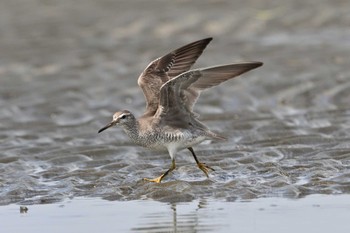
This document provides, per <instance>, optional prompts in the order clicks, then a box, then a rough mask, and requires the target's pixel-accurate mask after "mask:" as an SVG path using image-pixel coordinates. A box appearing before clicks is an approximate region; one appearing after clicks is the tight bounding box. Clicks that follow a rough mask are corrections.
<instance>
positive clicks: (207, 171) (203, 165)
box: [187, 147, 215, 178]
mask: <svg viewBox="0 0 350 233" xmlns="http://www.w3.org/2000/svg"><path fill="white" fill-rule="evenodd" d="M187 149H188V150H189V151H191V153H192V155H193V158H194V160H196V163H197V166H198V167H199V169H201V170H202V171H203V172H204V174H205V175H206V176H207V177H208V178H209V171H210V170H211V171H215V170H214V169H213V168H211V167H209V166H207V165H206V164H205V163H201V162H199V161H198V159H197V156H196V154H195V153H194V150H193V149H192V147H189V148H187Z"/></svg>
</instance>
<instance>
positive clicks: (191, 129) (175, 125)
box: [98, 38, 263, 183]
mask: <svg viewBox="0 0 350 233" xmlns="http://www.w3.org/2000/svg"><path fill="white" fill-rule="evenodd" d="M211 40H212V38H206V39H202V40H199V41H195V42H192V43H190V44H188V45H185V46H183V47H180V48H178V49H176V50H174V51H172V52H170V53H168V54H166V55H165V56H162V57H160V58H158V59H156V60H154V61H152V62H151V63H150V64H149V65H148V66H147V68H146V69H145V70H144V71H143V72H142V74H141V75H140V77H139V79H138V84H139V86H140V87H141V89H142V91H143V93H144V96H145V98H146V111H145V113H144V114H143V115H142V116H140V117H139V118H136V117H135V116H134V115H133V114H132V113H131V112H130V111H128V110H123V111H119V112H116V113H115V114H114V115H113V120H112V121H111V122H110V123H109V124H107V125H106V126H105V127H103V128H101V129H100V130H99V131H98V132H99V133H101V132H102V131H104V130H106V129H108V128H110V127H112V126H120V127H121V128H122V129H123V130H124V131H125V133H126V134H127V135H128V136H129V137H130V138H131V140H132V141H133V142H134V143H136V144H137V145H140V146H143V147H147V148H150V149H153V150H159V151H168V153H169V155H170V158H171V166H170V168H169V169H168V170H167V171H166V172H165V173H163V174H162V175H160V176H159V177H157V178H154V179H148V178H144V179H145V180H147V181H151V182H156V183H160V182H161V181H162V180H163V178H164V177H165V176H166V175H168V174H169V173H170V172H171V171H173V170H174V169H175V167H176V164H175V155H176V153H177V152H178V151H179V150H182V149H188V150H189V151H190V152H191V154H192V156H193V157H194V159H195V161H196V163H197V166H198V167H199V168H200V169H201V170H202V171H203V172H204V174H205V175H206V176H207V177H209V171H210V170H212V171H214V169H213V168H211V167H209V166H208V165H206V164H205V163H201V162H199V160H198V158H197V156H196V154H195V152H194V150H193V148H192V147H193V146H195V145H197V144H199V143H201V142H203V141H205V140H222V139H225V138H224V137H222V136H219V135H217V134H216V133H214V132H212V131H210V130H209V129H208V127H206V126H205V125H204V124H203V123H202V122H200V121H199V119H198V114H196V113H194V112H193V106H194V104H195V103H196V101H197V99H198V97H199V95H200V93H201V92H202V91H203V90H205V89H208V88H210V87H214V86H217V85H219V84H220V83H222V82H225V81H227V80H229V79H232V78H234V77H236V76H238V75H240V74H242V73H245V72H247V71H249V70H252V69H255V68H257V67H259V66H261V65H262V64H263V63H262V62H241V63H235V64H227V65H218V66H213V67H206V68H200V69H193V70H190V68H191V67H192V65H193V64H194V63H195V62H196V60H197V59H198V57H199V56H200V55H201V54H202V53H203V50H204V49H205V48H206V46H207V45H208V44H209V42H210V41H211Z"/></svg>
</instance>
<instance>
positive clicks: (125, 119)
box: [98, 110, 135, 133]
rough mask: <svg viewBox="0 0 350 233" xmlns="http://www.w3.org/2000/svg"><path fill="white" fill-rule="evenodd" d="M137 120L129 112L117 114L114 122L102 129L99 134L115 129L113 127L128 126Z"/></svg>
mask: <svg viewBox="0 0 350 233" xmlns="http://www.w3.org/2000/svg"><path fill="white" fill-rule="evenodd" d="M133 120H135V118H134V115H133V114H132V113H131V112H130V111H128V110H123V111H120V112H116V113H114V114H113V120H112V121H111V122H110V123H108V124H107V125H106V126H105V127H103V128H101V129H100V130H99V131H98V133H101V132H102V131H104V130H106V129H108V128H110V127H113V126H123V125H126V124H128V123H130V122H132V121H133Z"/></svg>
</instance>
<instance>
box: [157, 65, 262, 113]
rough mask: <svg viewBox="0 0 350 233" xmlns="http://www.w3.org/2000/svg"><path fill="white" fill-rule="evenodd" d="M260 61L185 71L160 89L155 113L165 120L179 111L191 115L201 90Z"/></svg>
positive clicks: (246, 69)
mask: <svg viewBox="0 0 350 233" xmlns="http://www.w3.org/2000/svg"><path fill="white" fill-rule="evenodd" d="M262 64H263V63H261V62H244V63H237V64H229V65H220V66H214V67H209V68H204V69H196V70H191V71H188V72H185V73H183V74H181V75H179V76H177V77H175V78H173V79H171V80H169V81H167V82H166V83H165V84H163V86H162V87H161V89H160V104H159V105H160V106H159V108H158V110H157V113H156V115H157V116H161V115H162V117H164V119H165V120H167V117H168V116H169V117H170V118H171V116H172V115H178V114H179V112H182V113H183V115H184V116H183V117H185V116H186V115H192V108H193V105H194V104H195V102H196V101H197V99H198V97H199V95H200V93H201V91H203V90H205V89H207V88H210V87H213V86H217V85H219V84H220V83H222V82H225V81H227V80H229V79H232V78H234V77H236V76H238V75H240V74H242V73H245V72H247V71H249V70H252V69H255V68H257V67H259V66H262Z"/></svg>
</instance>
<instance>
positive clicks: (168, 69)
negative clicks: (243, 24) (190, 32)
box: [138, 38, 212, 116]
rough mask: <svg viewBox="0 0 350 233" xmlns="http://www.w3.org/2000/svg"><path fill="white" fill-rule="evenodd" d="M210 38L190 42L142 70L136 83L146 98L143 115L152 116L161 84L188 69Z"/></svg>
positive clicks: (156, 106) (156, 105) (156, 107)
mask: <svg viewBox="0 0 350 233" xmlns="http://www.w3.org/2000/svg"><path fill="white" fill-rule="evenodd" d="M211 40H212V38H206V39H202V40H199V41H195V42H192V43H190V44H188V45H185V46H183V47H181V48H178V49H176V50H174V51H172V52H170V53H168V54H166V55H165V56H163V57H160V58H157V59H156V60H154V61H152V62H151V63H150V64H149V65H148V66H147V68H146V69H145V70H144V71H143V72H142V74H141V75H140V77H139V79H138V84H139V86H140V87H141V88H142V91H143V94H144V95H145V98H146V112H145V114H144V115H149V116H153V115H154V113H155V112H156V111H157V109H158V104H159V92H160V88H161V86H162V85H163V84H164V83H165V82H167V81H168V80H170V79H172V78H174V77H176V76H177V75H179V74H181V73H183V72H186V71H188V70H189V69H190V68H191V66H192V65H193V64H194V63H195V62H196V60H197V59H198V57H199V56H200V55H201V54H202V53H203V50H204V49H205V47H206V46H207V45H208V44H209V42H210V41H211Z"/></svg>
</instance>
